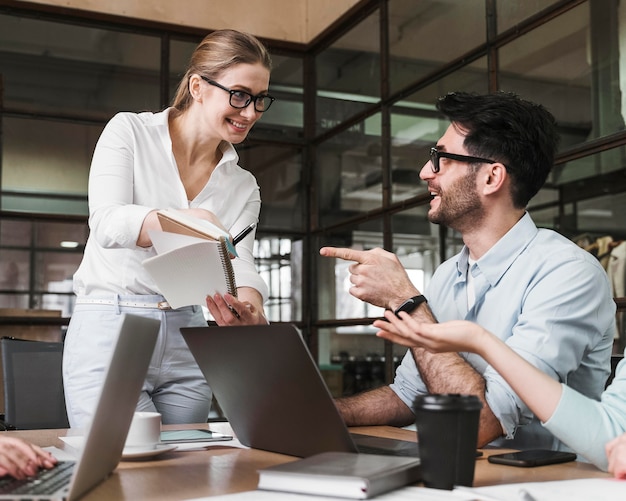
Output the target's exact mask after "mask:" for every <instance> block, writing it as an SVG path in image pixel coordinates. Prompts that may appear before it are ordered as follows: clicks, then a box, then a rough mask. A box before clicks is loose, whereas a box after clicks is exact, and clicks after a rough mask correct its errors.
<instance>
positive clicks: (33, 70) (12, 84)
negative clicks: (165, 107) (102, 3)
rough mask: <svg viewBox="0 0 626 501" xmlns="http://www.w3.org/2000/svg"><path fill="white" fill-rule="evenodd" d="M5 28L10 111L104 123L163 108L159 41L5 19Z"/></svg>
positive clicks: (2, 52)
mask: <svg viewBox="0 0 626 501" xmlns="http://www.w3.org/2000/svg"><path fill="white" fill-rule="evenodd" d="M0 26H2V29H1V30H0V68H2V70H1V71H2V74H3V77H4V87H5V95H4V105H5V106H6V107H13V108H20V109H22V110H28V111H30V112H46V113H59V114H62V115H72V114H79V115H83V116H84V115H86V114H91V115H92V116H94V117H100V118H104V117H109V116H111V115H112V114H113V113H116V112H117V111H120V110H137V111H139V110H146V109H158V108H159V106H160V105H159V68H160V54H161V42H160V38H158V37H154V36H146V35H138V34H134V33H127V32H120V31H114V30H104V29H98V28H90V27H85V26H77V25H73V24H68V23H56V22H52V21H42V20H39V19H31V18H20V17H14V16H6V15H2V14H0Z"/></svg>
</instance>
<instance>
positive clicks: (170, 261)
mask: <svg viewBox="0 0 626 501" xmlns="http://www.w3.org/2000/svg"><path fill="white" fill-rule="evenodd" d="M149 234H150V238H151V239H152V245H153V246H154V249H155V250H156V252H157V255H156V256H153V257H150V258H148V259H146V260H145V261H143V266H144V268H145V269H146V270H147V271H148V273H149V274H150V276H151V277H152V278H153V280H154V282H155V284H156V286H157V288H158V289H159V291H160V292H161V294H162V295H163V296H164V297H165V299H166V300H167V302H168V303H169V304H170V306H171V307H172V308H181V307H183V306H189V305H205V304H206V297H207V296H209V295H213V294H216V293H220V294H225V293H226V292H228V293H229V294H232V295H233V296H237V284H236V283H235V271H234V270H233V265H232V263H231V258H230V255H229V250H228V246H227V244H226V239H224V238H220V239H218V240H206V239H204V238H197V237H191V236H188V235H182V234H179V233H170V232H166V231H150V232H149Z"/></svg>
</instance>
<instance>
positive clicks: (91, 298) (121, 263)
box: [63, 30, 274, 427]
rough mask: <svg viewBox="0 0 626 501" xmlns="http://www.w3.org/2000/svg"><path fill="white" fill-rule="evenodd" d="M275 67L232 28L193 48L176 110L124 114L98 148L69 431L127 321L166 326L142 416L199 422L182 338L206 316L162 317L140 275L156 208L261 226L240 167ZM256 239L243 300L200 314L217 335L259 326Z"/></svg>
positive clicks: (203, 415)
mask: <svg viewBox="0 0 626 501" xmlns="http://www.w3.org/2000/svg"><path fill="white" fill-rule="evenodd" d="M270 69H271V60H270V56H269V54H268V52H267V50H266V48H265V47H264V46H263V45H262V44H261V43H260V42H259V40H257V39H256V38H255V37H253V36H251V35H248V34H245V33H241V32H238V31H234V30H220V31H216V32H213V33H211V34H210V35H208V36H207V37H206V38H205V39H204V40H203V41H202V42H201V43H200V44H199V45H198V47H197V48H196V49H195V51H194V53H193V55H192V57H191V61H190V64H189V67H188V69H187V72H186V73H185V75H184V76H183V78H182V80H181V82H180V85H179V87H178V91H177V93H176V96H175V98H174V101H173V103H172V106H171V107H169V108H167V109H165V110H164V111H161V112H158V113H151V112H146V113H119V114H117V115H116V116H115V117H113V119H112V120H111V121H110V122H109V123H108V124H107V126H106V127H105V129H104V131H103V132H102V135H101V137H100V139H99V141H98V144H97V146H96V149H95V152H94V155H93V160H92V164H91V171H90V177H89V226H90V230H91V231H90V235H89V239H88V241H87V245H86V247H85V253H84V257H83V261H82V263H81V265H80V267H79V269H78V271H77V272H76V274H75V276H74V291H75V293H76V295H77V299H76V308H75V310H74V313H73V315H72V319H71V322H70V325H69V328H68V332H67V336H66V343H65V352H64V360H63V376H64V385H65V395H66V401H67V410H68V416H69V420H70V425H71V426H73V427H74V426H82V425H84V424H85V423H86V421H87V420H88V419H89V417H90V415H91V412H92V409H93V406H94V404H95V400H96V396H97V393H98V388H99V387H100V385H101V379H102V376H103V374H104V372H105V368H106V365H107V363H108V358H109V355H110V352H111V349H112V347H113V345H114V343H115V339H114V333H115V332H116V329H117V324H118V322H119V319H120V314H121V313H123V312H132V313H134V314H139V315H145V316H149V317H154V318H158V319H160V320H161V325H162V327H161V332H160V337H159V341H158V342H157V347H156V349H155V352H154V355H153V360H152V363H151V366H150V369H149V372H148V376H147V379H146V382H145V385H144V388H143V392H142V395H141V397H140V400H139V403H138V406H137V409H138V410H151V411H155V410H156V411H158V412H160V413H161V414H162V418H163V423H193V422H202V421H206V419H207V416H208V414H209V406H210V402H211V390H210V388H209V387H208V385H207V383H206V381H205V379H204V377H203V375H202V374H201V372H200V370H199V368H198V366H197V364H196V363H195V360H194V359H193V357H192V355H191V354H190V353H189V350H188V349H187V346H186V344H185V342H184V340H183V339H182V337H181V335H180V328H181V327H188V326H199V325H206V321H205V319H204V316H203V313H202V308H201V306H200V305H198V306H190V307H185V308H179V309H176V310H172V309H167V305H166V304H164V298H163V296H162V295H161V293H160V291H159V290H158V289H157V287H156V285H155V284H154V282H153V281H152V279H151V278H150V276H149V275H148V274H147V272H146V271H145V270H144V268H143V266H142V265H141V263H142V261H144V260H145V259H146V258H148V257H150V256H152V255H154V251H153V249H152V242H151V240H150V236H149V233H148V231H149V230H151V229H160V225H159V222H158V220H157V217H156V211H157V210H158V209H163V208H168V209H178V210H181V211H185V212H187V213H189V214H192V215H194V216H196V217H200V218H204V219H207V220H210V221H212V222H213V223H215V224H218V225H221V226H222V227H223V228H225V229H226V230H228V231H229V232H230V234H231V235H236V234H237V233H239V232H240V231H241V230H243V229H244V228H246V227H247V226H249V225H250V224H251V223H256V222H257V221H258V217H259V210H260V206H261V199H260V194H259V187H258V185H257V183H256V180H255V178H254V176H253V175H252V174H251V173H250V172H248V171H246V170H244V169H242V168H241V167H240V166H239V165H238V155H237V152H236V151H235V149H234V147H233V145H234V144H238V143H240V142H242V141H243V140H244V139H245V138H246V136H247V135H248V133H249V132H250V129H251V128H252V127H253V126H254V124H255V123H256V121H257V120H259V119H260V118H261V117H262V116H263V113H265V112H266V111H268V109H269V108H270V106H271V104H272V102H273V101H274V99H273V98H272V97H271V96H270V95H269V94H268V92H269V79H270ZM253 243H254V232H253V233H251V234H250V235H248V236H247V237H246V238H244V239H243V241H241V242H240V243H239V244H238V245H237V252H238V255H239V256H238V257H237V258H236V259H234V260H233V267H234V269H235V273H236V276H237V284H238V291H237V292H238V297H237V298H235V297H233V296H231V295H228V294H226V295H224V296H221V295H216V296H215V297H209V298H207V307H208V308H209V310H210V311H211V313H212V315H213V317H214V318H215V319H216V321H217V323H218V324H220V325H241V324H263V323H266V319H265V316H264V312H263V302H264V300H265V298H266V297H267V288H266V285H265V283H264V282H263V280H262V279H261V278H260V276H259V274H258V273H257V271H256V268H255V266H254V261H253V256H252V247H253Z"/></svg>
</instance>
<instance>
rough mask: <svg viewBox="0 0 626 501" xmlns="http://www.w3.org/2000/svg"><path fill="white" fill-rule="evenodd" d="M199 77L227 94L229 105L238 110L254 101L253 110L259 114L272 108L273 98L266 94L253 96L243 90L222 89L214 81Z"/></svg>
mask: <svg viewBox="0 0 626 501" xmlns="http://www.w3.org/2000/svg"><path fill="white" fill-rule="evenodd" d="M200 77H201V78H202V80H204V81H205V82H206V83H208V84H209V85H213V86H215V87H217V88H218V89H222V90H225V91H226V92H228V93H229V94H230V101H229V103H230V105H231V106H232V107H233V108H237V109H238V110H240V109H242V108H247V107H248V105H249V104H250V103H251V102H253V101H254V109H255V110H256V111H258V112H259V113H263V112H264V111H267V110H269V108H270V106H272V103H273V102H274V98H273V97H272V96H270V95H268V94H259V95H257V96H253V95H252V94H250V93H249V92H245V91H243V90H232V89H229V88H228V87H224V86H223V85H220V84H218V83H217V82H216V81H215V80H211V79H210V78H207V77H205V76H204V75H200Z"/></svg>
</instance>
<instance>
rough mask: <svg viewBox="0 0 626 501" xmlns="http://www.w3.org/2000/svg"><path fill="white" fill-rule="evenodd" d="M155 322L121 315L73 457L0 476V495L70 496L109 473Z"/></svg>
mask: <svg viewBox="0 0 626 501" xmlns="http://www.w3.org/2000/svg"><path fill="white" fill-rule="evenodd" d="M160 325H161V321H160V320H156V319H152V318H144V317H138V316H136V315H128V314H126V315H122V321H121V325H120V330H119V334H118V339H117V343H116V345H115V349H114V351H113V355H112V358H111V363H110V365H109V369H108V370H107V373H106V376H105V379H104V384H103V386H102V390H101V393H100V397H99V399H98V403H97V404H96V408H95V412H94V417H93V419H92V422H91V425H90V426H89V430H88V431H87V433H86V435H85V441H84V445H83V448H82V449H81V453H80V455H79V458H78V460H77V461H76V462H73V461H68V462H62V463H59V465H57V466H56V467H55V468H53V469H51V470H41V471H40V472H39V475H37V476H36V477H33V478H32V479H29V481H28V482H25V481H19V480H15V479H9V478H6V479H2V480H1V481H0V492H2V494H0V499H13V500H15V499H19V500H37V501H40V500H53V499H54V500H58V499H64V500H74V499H78V498H80V497H81V496H83V495H84V494H85V493H86V492H87V491H89V490H91V489H93V488H94V487H95V486H97V485H98V484H99V483H100V482H102V481H103V480H105V479H106V478H107V477H108V476H109V475H110V474H111V473H112V472H113V470H114V469H115V467H116V466H117V464H118V463H119V461H120V459H121V457H122V450H123V449H124V442H125V441H126V435H127V434H128V429H129V428H130V423H131V421H132V419H133V414H134V412H135V408H136V407H137V401H138V400H139V394H140V392H141V388H142V386H143V382H144V380H145V378H146V373H147V372H148V366H149V364H150V359H151V358H152V352H153V351H154V346H155V344H156V340H157V337H158V334H159V327H160ZM56 477H60V478H56ZM59 483H60V485H59ZM11 488H13V490H11V491H7V489H11ZM42 491H43V492H42Z"/></svg>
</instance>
